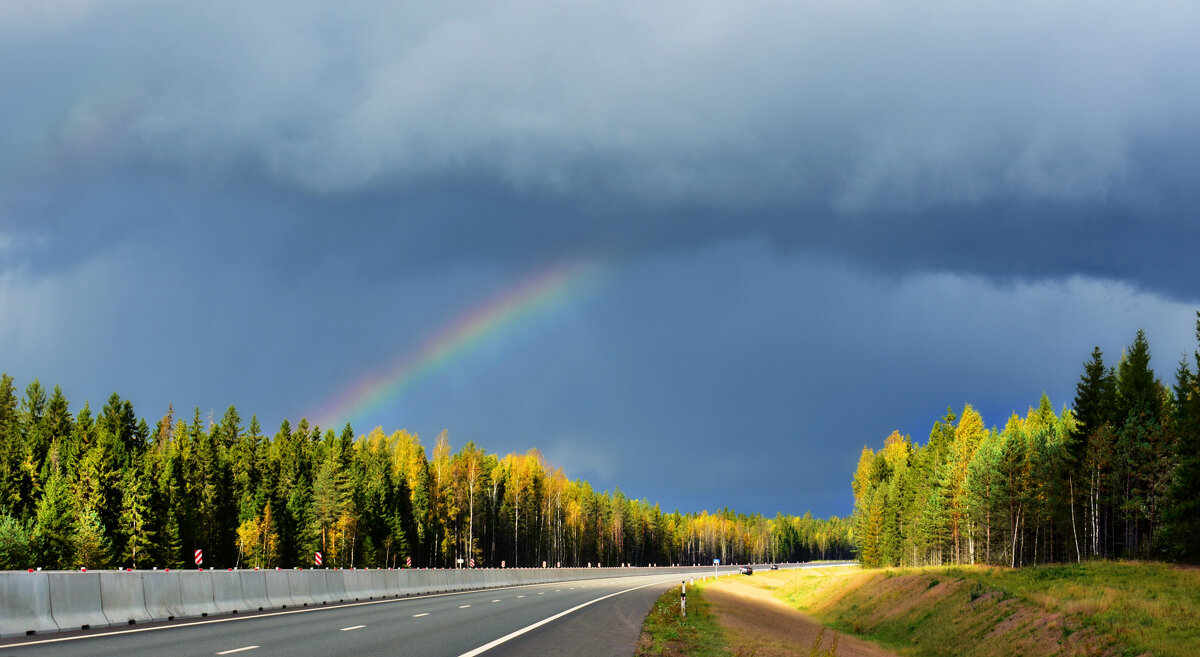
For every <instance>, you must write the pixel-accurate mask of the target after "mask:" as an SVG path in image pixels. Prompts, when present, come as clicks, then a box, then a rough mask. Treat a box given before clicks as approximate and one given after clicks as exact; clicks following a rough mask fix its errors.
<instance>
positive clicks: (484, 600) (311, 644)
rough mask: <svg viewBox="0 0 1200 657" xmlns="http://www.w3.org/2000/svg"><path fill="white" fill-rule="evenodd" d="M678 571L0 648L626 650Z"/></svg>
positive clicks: (188, 652)
mask: <svg viewBox="0 0 1200 657" xmlns="http://www.w3.org/2000/svg"><path fill="white" fill-rule="evenodd" d="M679 580H680V578H679V577H678V576H661V575H660V576H655V577H621V578H613V579H605V580H590V581H579V582H570V583H559V584H542V585H535V586H523V587H515V588H506V589H491V590H487V591H470V592H462V593H450V594H441V595H428V596H419V597H412V598H401V599H392V600H382V601H373V602H366V603H354V604H348V605H339V606H335V607H319V608H305V609H296V610H291V609H289V610H283V611H279V612H266V613H261V614H255V615H252V616H247V615H239V616H225V617H221V618H214V619H196V620H191V621H187V620H185V621H176V622H173V623H165V624H156V625H144V626H143V625H138V626H132V627H127V628H109V629H108V630H99V631H88V632H74V633H70V634H61V635H54V634H51V635H44V636H41V637H30V639H23V640H16V639H8V640H4V641H3V642H0V657H17V656H22V657H23V656H27V655H28V656H38V657H52V656H53V657H103V656H106V655H112V656H119V657H163V656H164V655H166V656H170V657H185V656H195V657H201V656H203V657H212V656H213V655H239V656H241V657H268V656H276V655H277V656H280V657H334V656H337V655H346V656H348V657H350V656H352V657H375V656H383V655H387V656H389V657H390V656H393V655H404V656H406V657H407V656H409V655H411V656H414V657H416V656H422V655H429V656H436V657H467V656H472V657H473V656H474V655H477V654H483V653H484V652H486V654H487V656H488V657H502V656H505V655H597V656H599V657H609V656H611V657H618V656H619V657H629V656H630V655H632V654H633V651H634V646H635V644H636V643H637V639H638V636H639V634H640V633H641V627H642V621H643V620H644V619H645V617H646V614H647V613H648V612H649V610H650V607H651V606H652V605H653V604H654V600H655V599H657V598H658V596H660V595H662V592H663V591H665V590H666V589H668V588H670V587H671V586H673V585H675V584H678V583H679ZM560 614H561V616H560ZM539 623H541V625H538V624H539ZM496 642H498V643H496ZM239 650H240V652H238V651H239Z"/></svg>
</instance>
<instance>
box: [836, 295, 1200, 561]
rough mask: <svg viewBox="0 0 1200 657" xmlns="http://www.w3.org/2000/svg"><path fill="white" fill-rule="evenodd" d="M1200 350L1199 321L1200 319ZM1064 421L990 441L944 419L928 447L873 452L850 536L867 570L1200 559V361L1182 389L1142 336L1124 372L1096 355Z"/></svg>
mask: <svg viewBox="0 0 1200 657" xmlns="http://www.w3.org/2000/svg"><path fill="white" fill-rule="evenodd" d="M1196 339H1197V342H1198V343H1200V312H1197V314H1196ZM1075 390H1076V394H1075V399H1074V403H1073V405H1072V407H1064V408H1063V409H1062V410H1061V411H1055V409H1054V407H1053V406H1052V405H1051V402H1050V400H1049V399H1048V398H1047V397H1046V395H1045V394H1044V393H1043V395H1042V397H1041V400H1040V401H1039V402H1038V404H1037V405H1036V407H1034V406H1031V407H1029V409H1028V412H1027V413H1026V414H1025V416H1024V417H1021V416H1019V415H1018V414H1015V413H1014V414H1013V415H1012V416H1011V417H1009V418H1008V420H1007V421H1006V422H1005V424H1004V428H1003V429H997V428H995V427H992V428H990V429H989V428H987V427H986V426H985V424H984V420H983V418H982V417H981V416H980V414H979V413H978V412H977V411H976V410H975V409H974V408H972V407H971V406H970V405H967V406H965V407H964V408H963V409H962V412H961V413H960V414H957V415H956V414H955V413H954V411H953V410H952V409H947V411H946V414H945V416H944V417H942V418H941V419H940V420H938V421H937V422H935V423H934V425H933V429H932V431H930V434H929V440H928V441H927V442H926V443H925V444H924V445H919V444H916V443H914V442H913V441H912V440H911V438H910V437H909V436H902V435H900V433H899V432H893V433H892V434H891V435H890V436H888V437H887V438H886V439H885V440H884V443H883V447H882V448H881V449H880V450H879V451H877V452H876V451H873V450H872V449H870V448H869V447H864V448H863V451H862V455H861V457H860V458H859V461H858V467H857V469H856V471H855V473H854V479H853V490H854V512H853V515H852V516H851V524H852V528H853V533H854V537H855V542H856V546H857V547H858V550H859V555H858V556H859V560H860V561H861V562H862V563H863V564H864V565H867V566H899V565H937V564H947V563H953V564H966V563H970V564H977V563H978V564H993V565H1003V566H1010V567H1017V566H1022V565H1026V564H1040V563H1054V562H1068V561H1074V562H1078V561H1082V560H1085V559H1115V558H1140V559H1165V560H1177V561H1189V562H1195V561H1197V560H1198V559H1200V349H1198V350H1197V351H1196V352H1195V353H1194V354H1193V356H1192V358H1191V359H1190V360H1189V359H1188V357H1187V356H1184V357H1183V358H1182V359H1181V360H1180V362H1179V365H1178V367H1177V369H1176V371H1175V380H1174V382H1173V383H1172V384H1171V385H1169V386H1168V385H1167V384H1164V383H1163V381H1162V380H1161V379H1159V378H1158V377H1157V376H1156V375H1155V373H1154V370H1153V369H1152V368H1151V366H1150V345H1149V344H1148V342H1147V340H1146V336H1145V333H1144V332H1143V331H1140V330H1139V331H1138V333H1137V335H1136V337H1135V338H1134V340H1133V343H1132V344H1131V345H1129V346H1127V347H1126V348H1125V349H1124V350H1123V352H1122V354H1121V356H1120V358H1119V360H1118V361H1117V364H1116V366H1115V367H1113V366H1110V365H1106V363H1105V360H1104V354H1103V353H1102V352H1101V350H1100V348H1099V347H1096V348H1095V349H1094V350H1093V351H1092V355H1091V359H1090V360H1088V361H1086V362H1085V363H1084V366H1083V372H1082V374H1081V375H1080V378H1079V381H1078V383H1077V384H1076V386H1075Z"/></svg>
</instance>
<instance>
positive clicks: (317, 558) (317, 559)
mask: <svg viewBox="0 0 1200 657" xmlns="http://www.w3.org/2000/svg"><path fill="white" fill-rule="evenodd" d="M313 563H314V564H316V565H318V566H320V565H321V553H320V552H316V553H315V554H313Z"/></svg>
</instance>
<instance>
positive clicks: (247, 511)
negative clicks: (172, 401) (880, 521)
mask: <svg viewBox="0 0 1200 657" xmlns="http://www.w3.org/2000/svg"><path fill="white" fill-rule="evenodd" d="M196 549H200V550H203V565H204V566H206V567H207V566H213V567H220V568H224V567H276V566H279V567H294V566H301V567H304V566H308V565H311V564H312V563H313V561H314V556H315V553H316V552H318V551H319V552H321V553H322V557H323V559H322V561H323V564H324V565H325V566H342V567H355V566H357V567H380V566H404V565H405V564H406V563H408V562H409V560H411V564H412V566H413V567H454V566H456V565H457V564H458V563H459V561H458V560H459V559H463V560H464V562H467V561H469V560H470V559H475V560H476V565H477V566H482V567H498V566H500V565H501V564H502V562H503V564H504V565H506V566H507V567H529V566H541V565H542V564H543V563H545V564H547V565H549V566H556V565H559V564H561V565H562V566H564V567H565V566H586V565H589V564H591V565H595V566H601V565H603V566H614V565H620V564H631V565H648V564H660V565H668V564H684V565H693V564H711V563H712V559H716V558H719V559H722V561H723V562H725V563H729V562H739V563H744V562H762V561H796V560H810V559H819V558H847V557H848V556H850V555H851V538H850V526H849V522H848V521H844V520H842V519H840V518H837V517H833V518H829V519H818V518H813V517H812V515H811V514H805V515H804V516H801V517H796V516H789V515H783V514H779V515H776V516H775V517H773V518H768V517H765V516H762V515H746V514H740V513H735V512H734V511H732V510H730V509H728V508H725V509H721V510H720V511H718V512H715V513H709V512H707V511H704V512H700V513H680V512H679V511H674V512H671V513H664V512H663V511H662V510H661V509H660V508H659V505H657V504H650V503H648V502H646V501H645V500H639V499H633V498H629V497H626V496H625V495H624V494H623V493H621V491H620V490H615V491H613V492H607V491H606V492H597V491H595V490H593V489H592V488H591V486H590V485H589V484H588V483H587V482H586V481H579V480H571V479H568V478H567V477H566V475H565V474H564V473H563V471H562V469H561V468H555V467H553V466H552V465H551V464H550V463H549V462H548V461H547V460H546V459H545V458H544V457H543V456H542V455H541V454H540V453H539V452H538V451H537V450H530V451H529V452H527V453H524V454H509V455H507V456H504V457H499V456H497V455H495V454H488V453H487V452H486V451H484V450H483V449H481V448H480V447H479V446H478V445H476V444H474V443H471V442H468V443H467V444H466V445H464V446H463V447H462V448H461V449H459V450H458V451H457V452H455V451H453V450H452V449H451V447H450V444H449V441H448V439H447V436H446V433H445V432H443V433H442V434H441V435H439V436H438V437H437V439H436V441H435V444H434V446H433V449H432V452H430V453H428V454H427V452H426V449H425V447H424V446H423V445H422V444H421V442H420V440H419V438H418V436H417V435H415V434H413V433H410V432H408V431H397V432H394V433H391V434H385V433H384V432H383V431H382V429H379V428H377V429H375V430H374V431H372V432H370V433H369V434H366V435H359V436H356V435H355V433H354V431H353V430H352V428H351V426H350V425H349V424H347V425H346V426H345V427H344V428H343V429H342V431H340V432H335V431H333V430H325V431H322V430H321V429H320V427H316V426H310V425H309V423H308V421H307V420H304V419H302V420H300V421H299V423H298V424H297V425H296V426H292V425H291V423H290V422H289V421H288V420H286V419H285V420H283V421H282V423H281V424H280V426H279V429H278V431H276V432H275V433H274V435H266V434H265V433H264V432H263V430H262V427H261V426H260V424H259V422H258V418H257V416H252V417H251V419H250V421H249V423H248V424H245V423H244V422H243V420H242V419H241V416H240V414H239V413H238V410H237V409H236V408H235V407H233V406H231V407H230V408H229V409H228V410H227V411H226V412H225V414H224V415H223V416H222V417H221V418H220V419H219V420H216V419H215V418H213V417H211V416H209V417H207V418H206V417H202V415H201V412H200V409H199V408H196V409H195V411H194V413H193V414H192V417H191V419H190V421H187V420H185V419H184V418H181V417H177V416H176V415H175V411H174V409H173V408H168V409H167V411H166V414H165V415H164V416H163V417H162V418H161V419H159V420H158V421H157V422H155V424H154V426H153V427H151V426H150V425H149V423H147V421H146V420H145V419H144V418H138V417H137V416H136V414H135V413H134V409H133V404H132V403H131V402H130V401H129V400H126V399H122V398H121V397H120V395H118V394H117V393H113V395H112V396H111V397H109V399H108V401H107V403H106V404H105V405H104V406H103V407H102V408H101V410H100V412H99V414H96V415H93V413H92V410H91V408H90V405H89V404H88V403H87V402H85V403H84V405H83V407H82V408H81V409H80V410H79V411H78V412H77V413H74V414H73V413H71V412H70V410H69V403H68V401H67V399H66V397H65V396H64V395H63V392H62V390H61V389H60V388H59V387H58V386H55V388H54V390H53V391H52V392H51V393H49V394H48V393H47V391H46V389H45V388H44V387H43V386H42V384H41V383H39V382H38V381H37V380H36V379H35V380H34V381H33V382H31V383H29V384H28V386H27V387H26V388H25V394H24V396H23V397H22V398H20V399H19V400H18V395H17V389H16V387H15V384H14V380H13V378H12V377H10V376H9V375H7V374H5V375H3V376H0V568H26V567H43V568H72V567H90V568H103V567H126V566H128V567H133V568H146V567H152V566H158V567H171V568H180V567H184V566H191V565H192V557H193V554H194V550H196Z"/></svg>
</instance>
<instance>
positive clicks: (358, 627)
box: [338, 625, 366, 632]
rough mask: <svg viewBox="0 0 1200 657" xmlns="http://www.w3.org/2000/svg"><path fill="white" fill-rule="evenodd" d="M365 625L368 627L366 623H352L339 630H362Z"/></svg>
mask: <svg viewBox="0 0 1200 657" xmlns="http://www.w3.org/2000/svg"><path fill="white" fill-rule="evenodd" d="M364 627H366V625H352V626H350V627H343V628H342V629H340V630H338V631H339V632H349V631H350V630H361V629H362V628H364Z"/></svg>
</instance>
